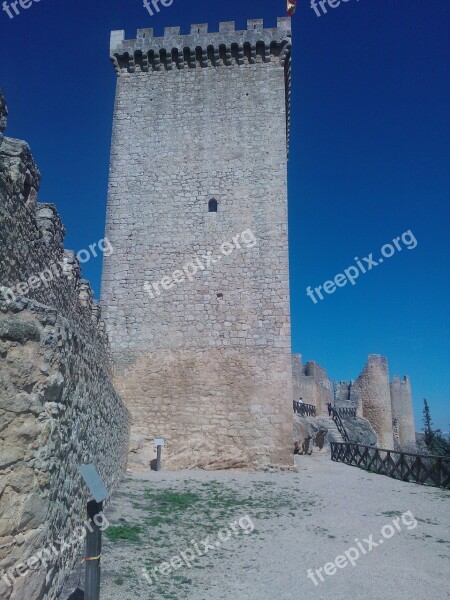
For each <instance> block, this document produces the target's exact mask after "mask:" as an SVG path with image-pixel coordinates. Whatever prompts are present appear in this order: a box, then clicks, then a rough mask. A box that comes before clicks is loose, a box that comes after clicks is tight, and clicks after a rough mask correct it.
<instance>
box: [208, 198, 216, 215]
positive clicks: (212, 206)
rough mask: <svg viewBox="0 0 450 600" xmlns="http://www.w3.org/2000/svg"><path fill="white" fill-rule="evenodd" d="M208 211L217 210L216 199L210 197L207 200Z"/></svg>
mask: <svg viewBox="0 0 450 600" xmlns="http://www.w3.org/2000/svg"><path fill="white" fill-rule="evenodd" d="M208 211H209V212H217V200H215V199H214V198H212V199H211V200H210V201H209V202H208Z"/></svg>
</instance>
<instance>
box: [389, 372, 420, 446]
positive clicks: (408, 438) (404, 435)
mask: <svg viewBox="0 0 450 600" xmlns="http://www.w3.org/2000/svg"><path fill="white" fill-rule="evenodd" d="M390 386H391V402H392V419H393V422H395V424H396V430H397V436H398V439H397V441H398V443H399V444H400V446H402V447H403V446H411V445H412V444H415V443H416V428H415V425H414V410H413V403H412V394H411V381H410V378H409V377H408V376H405V377H404V378H403V379H401V378H400V377H398V376H395V377H394V378H393V379H392V381H391V383H390Z"/></svg>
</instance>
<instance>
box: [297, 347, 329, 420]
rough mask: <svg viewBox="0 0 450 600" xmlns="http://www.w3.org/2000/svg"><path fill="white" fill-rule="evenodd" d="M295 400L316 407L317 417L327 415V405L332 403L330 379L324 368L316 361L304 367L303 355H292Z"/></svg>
mask: <svg viewBox="0 0 450 600" xmlns="http://www.w3.org/2000/svg"><path fill="white" fill-rule="evenodd" d="M292 373H293V382H294V385H293V391H294V400H301V401H303V402H304V403H305V404H311V405H312V406H315V407H316V414H317V416H323V415H326V414H328V413H327V404H328V402H331V401H332V394H331V383H330V379H329V377H328V375H327V373H326V371H325V369H324V368H323V367H321V366H320V365H319V364H318V363H316V362H314V361H310V362H308V363H306V365H304V366H303V363H302V356H301V354H293V355H292Z"/></svg>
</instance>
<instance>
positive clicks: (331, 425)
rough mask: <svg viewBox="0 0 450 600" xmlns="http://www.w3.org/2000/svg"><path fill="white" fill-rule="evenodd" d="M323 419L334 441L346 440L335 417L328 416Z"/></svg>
mask: <svg viewBox="0 0 450 600" xmlns="http://www.w3.org/2000/svg"><path fill="white" fill-rule="evenodd" d="M321 420H322V422H323V423H324V424H325V427H326V428H327V429H328V433H329V434H330V437H331V438H332V439H331V441H332V442H340V443H344V442H345V440H344V438H343V437H342V435H341V433H340V431H339V429H338V428H337V426H336V423H335V422H334V421H333V419H332V418H331V417H328V418H325V417H322V418H321Z"/></svg>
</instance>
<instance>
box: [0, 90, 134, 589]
mask: <svg viewBox="0 0 450 600" xmlns="http://www.w3.org/2000/svg"><path fill="white" fill-rule="evenodd" d="M5 113H6V107H5V103H4V99H3V96H2V94H1V93H0V125H1V127H0V227H1V229H0V233H1V240H2V243H1V244H0V286H4V287H3V291H2V289H0V496H1V499H0V503H1V510H0V598H1V600H9V599H11V600H28V599H31V598H32V599H33V600H39V599H41V598H44V597H45V598H46V600H55V599H56V598H57V597H58V594H59V591H60V590H61V587H62V584H63V581H64V578H65V575H66V574H67V573H68V571H69V570H70V568H71V567H72V565H73V563H74V560H75V557H76V554H77V552H78V548H79V543H76V544H74V545H71V546H70V547H69V548H68V549H65V550H64V551H63V552H61V553H60V554H58V552H57V553H56V554H55V553H52V552H50V555H51V556H50V558H49V557H48V549H49V548H51V547H52V545H55V547H57V548H58V549H59V547H60V545H58V544H60V538H63V539H64V540H67V539H69V537H70V538H71V539H74V537H73V531H74V529H75V528H76V527H78V526H81V525H82V523H83V522H84V521H85V518H86V516H85V511H86V502H87V499H88V491H87V489H86V486H85V485H84V484H83V483H82V480H81V477H80V474H79V472H78V466H79V465H80V464H84V463H94V464H95V466H96V467H97V470H98V472H99V473H100V475H101V476H102V478H103V479H104V481H105V483H106V485H107V486H108V487H109V489H110V490H111V491H113V490H114V489H115V487H116V486H117V484H118V482H119V480H120V478H121V476H122V474H123V471H124V469H125V466H126V460H127V450H128V439H129V415H128V412H127V410H126V408H125V407H124V405H123V403H122V402H121V400H120V398H119V396H118V394H117V392H116V391H115V389H114V387H113V384H112V373H111V364H110V361H109V351H108V345H107V340H106V339H105V336H104V334H103V330H104V327H103V323H102V321H101V317H100V310H99V306H98V304H95V303H94V302H93V300H92V291H91V288H90V286H89V284H88V282H87V281H85V280H83V279H81V269H80V265H79V263H78V261H77V259H76V258H75V256H74V254H73V252H70V251H65V250H64V247H63V238H64V228H63V227H62V224H61V220H60V218H59V215H58V213H57V211H56V209H55V207H54V206H53V205H50V204H39V203H37V202H36V199H37V193H38V190H39V182H40V174H39V171H38V169H37V167H36V165H35V163H34V161H33V159H32V156H31V153H30V150H29V148H28V146H27V144H25V143H24V142H22V141H19V140H14V139H11V138H7V137H4V136H3V135H2V134H1V131H3V129H4V118H3V116H4V114H5ZM64 259H66V260H64ZM61 264H62V265H64V269H62V268H61V267H60V265H61ZM52 265H57V266H58V270H57V272H56V273H55V271H52V270H51V267H52ZM49 269H50V271H49ZM40 274H46V277H44V278H41V277H40ZM52 274H53V277H51V278H50V275H52ZM21 284H23V285H22V287H20V285H21ZM11 290H14V293H12V292H11ZM80 542H81V539H80ZM40 551H41V552H42V551H45V552H47V554H44V556H47V560H46V561H45V562H44V561H40V560H38V561H36V558H35V560H34V563H33V569H28V568H25V572H24V567H26V566H27V565H26V563H27V560H28V559H31V558H32V557H35V555H36V554H37V553H38V552H40ZM19 564H21V565H22V567H21V569H20V571H21V576H19V575H18V573H17V571H14V570H13V571H12V572H11V571H10V573H12V577H9V581H10V583H11V585H7V583H6V579H8V577H7V578H6V579H4V578H3V574H4V571H6V570H10V569H14V567H15V566H16V565H19Z"/></svg>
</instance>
